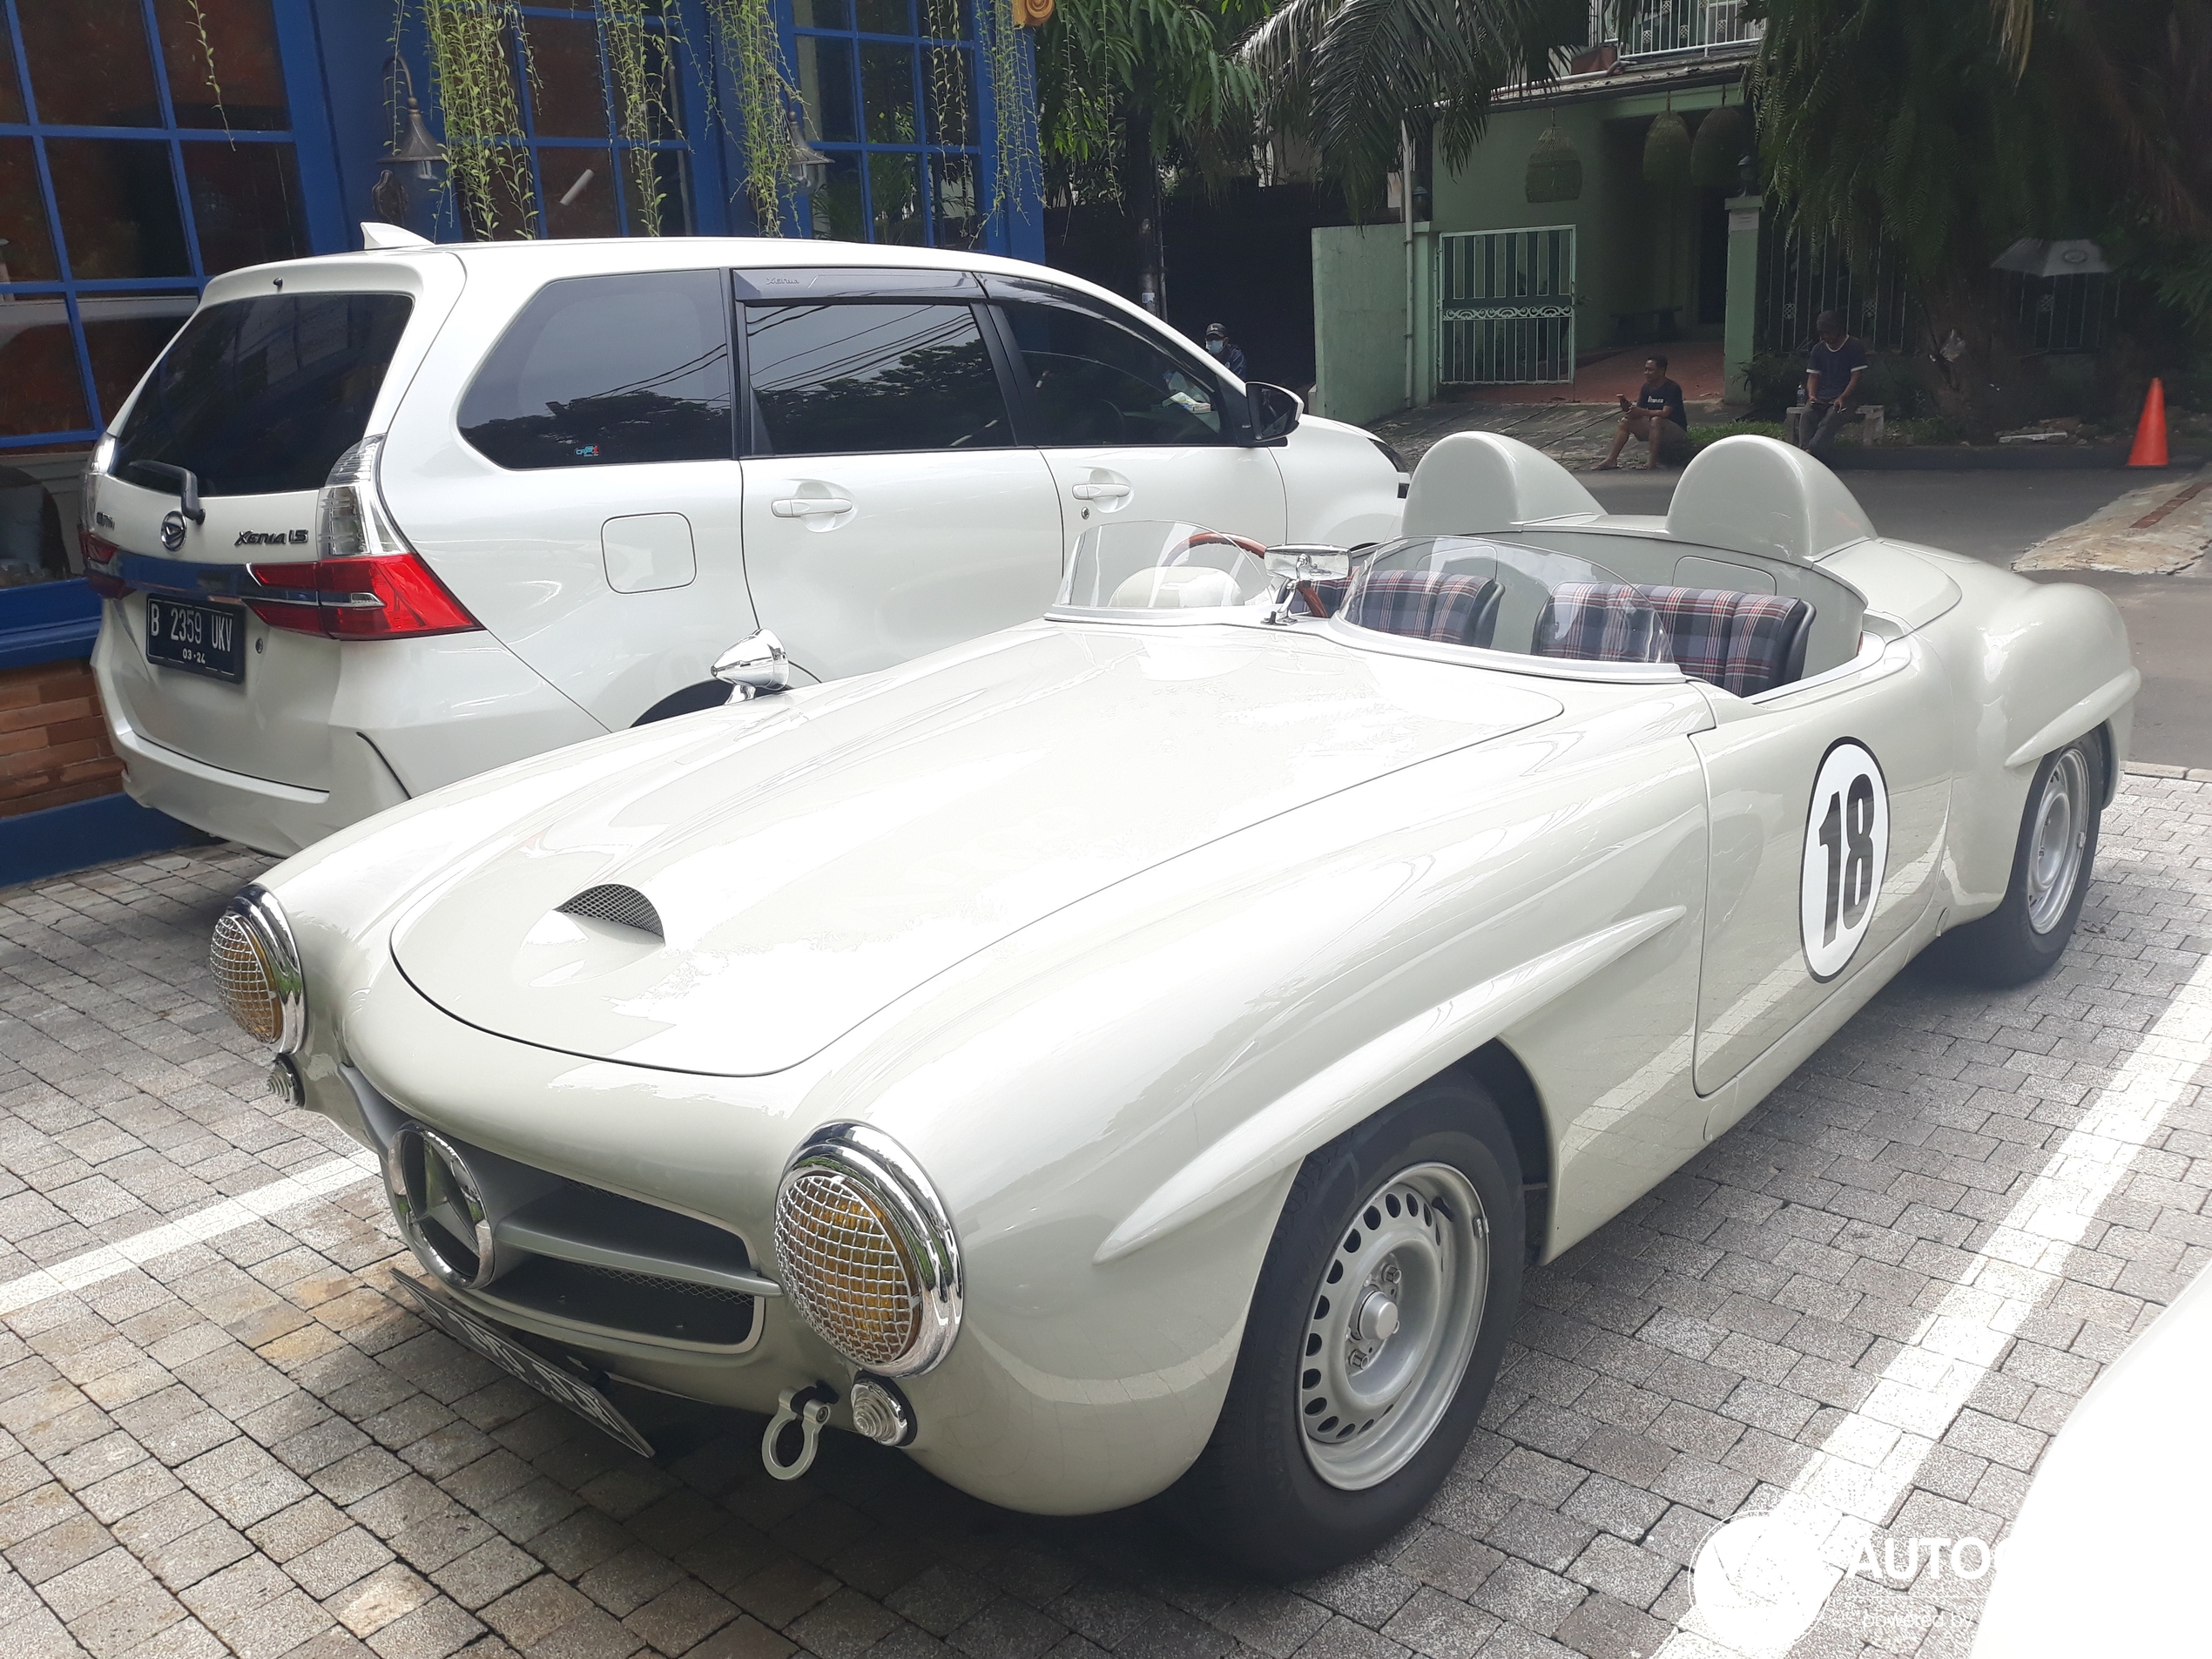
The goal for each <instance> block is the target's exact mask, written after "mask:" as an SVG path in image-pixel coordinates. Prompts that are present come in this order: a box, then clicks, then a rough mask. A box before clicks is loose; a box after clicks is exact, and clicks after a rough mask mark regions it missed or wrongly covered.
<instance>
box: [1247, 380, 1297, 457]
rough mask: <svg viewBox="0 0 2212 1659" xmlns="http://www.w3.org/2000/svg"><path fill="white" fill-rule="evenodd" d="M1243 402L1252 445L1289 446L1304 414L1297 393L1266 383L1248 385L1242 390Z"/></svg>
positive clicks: (1256, 382) (1258, 382)
mask: <svg viewBox="0 0 2212 1659" xmlns="http://www.w3.org/2000/svg"><path fill="white" fill-rule="evenodd" d="M1244 398H1245V401H1246V402H1247V403H1248V404H1249V405H1250V407H1251V422H1252V442H1254V443H1255V444H1259V445H1262V446H1264V447H1266V448H1274V447H1275V446H1277V445H1278V444H1283V443H1287V442H1290V436H1291V433H1292V432H1294V431H1296V430H1297V429H1298V416H1299V415H1303V414H1305V404H1303V403H1301V402H1299V401H1298V394H1297V393H1296V392H1293V391H1291V390H1290V389H1289V388H1286V387H1281V386H1271V385H1269V384H1268V383H1267V382H1266V381H1247V382H1246V383H1245V386H1244Z"/></svg>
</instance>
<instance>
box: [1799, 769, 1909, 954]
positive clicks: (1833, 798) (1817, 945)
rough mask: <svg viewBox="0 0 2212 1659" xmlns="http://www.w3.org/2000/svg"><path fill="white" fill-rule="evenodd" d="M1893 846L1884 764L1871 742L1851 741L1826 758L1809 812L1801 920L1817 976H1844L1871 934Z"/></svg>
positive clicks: (1817, 776)
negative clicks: (1877, 897)
mask: <svg viewBox="0 0 2212 1659" xmlns="http://www.w3.org/2000/svg"><path fill="white" fill-rule="evenodd" d="M1889 851H1890V793H1889V791H1888V789H1887V788H1886V787H1885V786H1884V785H1883V782H1882V768H1881V766H1880V765H1878V763H1877V762H1876V760H1875V759H1874V757H1873V755H1872V754H1871V753H1870V752H1868V750H1867V748H1866V745H1864V744H1862V743H1856V742H1854V741H1852V740H1851V738H1844V739H1842V740H1841V741H1840V742H1838V743H1835V744H1833V745H1830V747H1829V750H1828V752H1827V753H1826V754H1824V755H1823V756H1822V757H1821V759H1820V771H1819V772H1817V774H1816V775H1815V776H1814V778H1813V782H1812V805H1811V809H1810V810H1809V811H1808V812H1807V813H1806V814H1805V857H1804V874H1803V876H1802V877H1801V878H1800V880H1799V883H1798V887H1797V919H1798V925H1799V927H1800V929H1801V930H1802V933H1803V934H1804V945H1805V962H1806V964H1807V966H1809V967H1810V968H1811V969H1812V976H1813V977H1814V978H1815V979H1817V980H1831V979H1833V978H1835V977H1836V975H1837V974H1840V973H1842V972H1843V971H1844V966H1845V964H1847V963H1848V962H1849V961H1851V954H1852V953H1853V952H1855V951H1857V950H1858V941H1860V940H1862V939H1864V938H1865V937H1866V927H1867V924H1868V923H1869V922H1871V921H1873V919H1874V899H1875V895H1876V894H1878V893H1879V892H1881V890H1882V872H1883V868H1884V866H1885V863H1886V862H1887V860H1888V858H1889Z"/></svg>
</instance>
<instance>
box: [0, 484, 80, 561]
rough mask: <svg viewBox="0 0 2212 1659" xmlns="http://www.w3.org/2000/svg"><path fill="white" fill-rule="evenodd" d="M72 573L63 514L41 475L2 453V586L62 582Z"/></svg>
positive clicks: (0, 525)
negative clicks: (40, 480)
mask: <svg viewBox="0 0 2212 1659" xmlns="http://www.w3.org/2000/svg"><path fill="white" fill-rule="evenodd" d="M68 575H69V551H68V548H67V544H66V543H64V541H63V540H62V516H61V512H60V510H59V509H58V508H57V506H56V504H55V502H54V497H53V496H52V495H51V493H50V492H49V491H48V489H47V488H46V486H45V485H44V484H42V483H40V482H38V480H37V476H36V475H33V474H31V473H28V472H25V471H24V469H22V468H21V467H11V466H10V465H9V464H8V463H7V461H6V458H5V457H4V456H0V588H26V587H29V586H30V584H31V583H34V582H59V581H61V580H62V579H63V578H64V577H66V576H68Z"/></svg>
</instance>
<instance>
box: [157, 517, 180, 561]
mask: <svg viewBox="0 0 2212 1659" xmlns="http://www.w3.org/2000/svg"><path fill="white" fill-rule="evenodd" d="M184 544H185V516H184V515H183V514H182V513H176V512H171V513H164V514H163V515H162V516H161V545H162V546H163V547H165V548H166V549H168V550H169V551H170V552H172V553H174V552H175V551H176V550H178V549H179V548H180V547H182V546H183V545H184Z"/></svg>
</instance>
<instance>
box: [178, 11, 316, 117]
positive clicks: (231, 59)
mask: <svg viewBox="0 0 2212 1659" xmlns="http://www.w3.org/2000/svg"><path fill="white" fill-rule="evenodd" d="M153 18H154V24H155V26H156V27H157V28H158V30H160V32H161V64H162V68H163V69H164V70H165V71H166V72H167V74H168V77H169V107H170V108H171V109H172V110H173V111H176V115H177V125H179V126H180V127H221V126H224V125H228V126H229V128H230V129H231V131H233V132H282V131H283V130H284V129H285V128H286V127H287V126H289V125H292V115H291V109H290V105H289V103H288V101H287V98H286V97H285V91H284V64H283V63H282V61H281V60H280V59H279V57H277V38H276V19H275V18H274V17H273V16H272V15H271V14H270V8H269V0H153ZM203 23H204V24H205V26H206V33H205V34H204V35H203V34H202V33H201V28H202V24H203ZM218 105H220V107H219V108H218V107H217V106H218Z"/></svg>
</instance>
